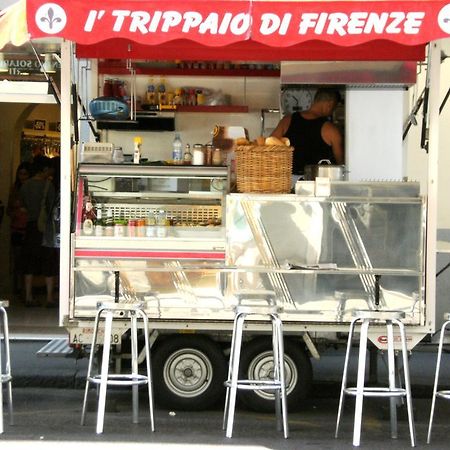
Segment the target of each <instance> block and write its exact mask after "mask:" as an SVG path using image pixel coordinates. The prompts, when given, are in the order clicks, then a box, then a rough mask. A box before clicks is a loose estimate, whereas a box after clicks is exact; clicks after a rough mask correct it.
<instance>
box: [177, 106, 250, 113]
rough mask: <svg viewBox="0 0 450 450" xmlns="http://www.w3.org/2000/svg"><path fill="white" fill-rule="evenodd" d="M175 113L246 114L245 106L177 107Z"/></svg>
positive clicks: (246, 108)
mask: <svg viewBox="0 0 450 450" xmlns="http://www.w3.org/2000/svg"><path fill="white" fill-rule="evenodd" d="M176 112H181V113H182V112H208V113H248V106H246V105H214V106H213V105H195V106H188V105H179V106H178V107H177V109H176Z"/></svg>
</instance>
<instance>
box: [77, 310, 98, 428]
mask: <svg viewBox="0 0 450 450" xmlns="http://www.w3.org/2000/svg"><path fill="white" fill-rule="evenodd" d="M101 311H102V310H101V309H99V310H98V311H97V314H96V315H95V321H94V333H93V336H92V345H91V352H90V354H89V363H88V369H87V375H86V385H85V388H84V399H83V409H82V411H81V425H84V424H85V419H86V408H87V399H88V392H89V385H90V379H91V377H92V367H93V365H94V356H95V346H96V345H97V344H96V342H97V336H98V326H99V321H100V313H101Z"/></svg>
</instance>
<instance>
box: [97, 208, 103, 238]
mask: <svg viewBox="0 0 450 450" xmlns="http://www.w3.org/2000/svg"><path fill="white" fill-rule="evenodd" d="M104 228H105V227H104V224H103V219H102V210H101V209H100V208H97V219H96V220H95V235H96V236H103V234H104V232H105V230H104Z"/></svg>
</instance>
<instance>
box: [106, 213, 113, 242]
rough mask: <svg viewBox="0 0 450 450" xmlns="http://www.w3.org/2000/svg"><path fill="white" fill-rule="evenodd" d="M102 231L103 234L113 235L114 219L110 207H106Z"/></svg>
mask: <svg viewBox="0 0 450 450" xmlns="http://www.w3.org/2000/svg"><path fill="white" fill-rule="evenodd" d="M104 233H105V236H113V235H114V219H113V211H112V209H108V210H107V211H106V220H105V229H104Z"/></svg>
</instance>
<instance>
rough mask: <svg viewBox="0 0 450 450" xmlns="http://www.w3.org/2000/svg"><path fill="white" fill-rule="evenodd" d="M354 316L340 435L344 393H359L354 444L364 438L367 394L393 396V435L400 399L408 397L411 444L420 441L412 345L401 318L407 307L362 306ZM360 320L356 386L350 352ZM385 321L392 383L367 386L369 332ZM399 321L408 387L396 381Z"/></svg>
mask: <svg viewBox="0 0 450 450" xmlns="http://www.w3.org/2000/svg"><path fill="white" fill-rule="evenodd" d="M353 317H354V319H353V320H352V322H351V323H350V331H349V335H348V341H347V352H346V354H345V362H344V373H343V375H342V387H341V395H340V399H339V409H338V416H337V423H336V434H335V437H337V436H338V431H339V423H340V420H341V414H342V408H343V406H344V396H345V395H346V394H347V395H352V396H354V397H356V402H355V421H354V428H353V445H354V446H359V444H360V439H361V423H362V407H363V399H364V397H390V413H391V437H392V438H393V439H395V438H397V409H396V408H397V399H398V398H400V397H406V405H407V409H408V422H409V432H410V435H411V446H412V447H414V446H415V445H416V435H415V427H414V418H413V409H412V400H411V385H410V381H409V366H408V349H407V347H406V338H405V328H404V325H403V323H402V322H401V319H404V317H405V313H404V312H403V311H377V310H375V311H374V310H361V311H354V313H353ZM357 322H361V330H360V338H359V356H358V378H357V384H356V388H355V387H347V371H348V362H349V359H350V352H351V348H352V337H353V333H354V330H355V326H356V324H357ZM382 323H384V324H385V325H386V329H387V348H388V371H389V387H365V386H364V376H365V368H366V354H367V335H368V330H369V325H374V324H376V325H378V324H382ZM394 324H395V325H397V326H398V328H399V331H400V338H401V345H402V356H403V372H404V381H405V388H401V387H396V385H395V354H394V329H393V325H394Z"/></svg>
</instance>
